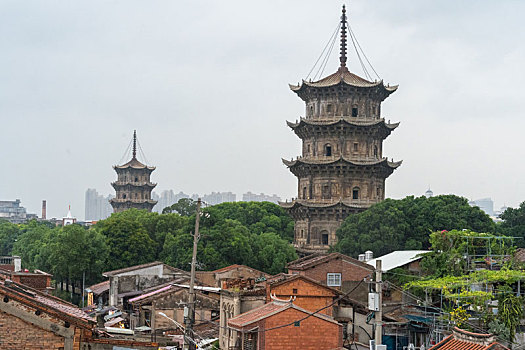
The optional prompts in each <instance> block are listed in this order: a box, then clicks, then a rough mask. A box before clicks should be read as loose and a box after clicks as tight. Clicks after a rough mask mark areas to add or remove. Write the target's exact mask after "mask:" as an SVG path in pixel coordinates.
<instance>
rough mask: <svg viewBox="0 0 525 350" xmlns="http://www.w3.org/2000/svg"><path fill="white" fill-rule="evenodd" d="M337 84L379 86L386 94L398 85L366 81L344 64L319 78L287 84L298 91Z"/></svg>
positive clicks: (394, 89)
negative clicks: (333, 71)
mask: <svg viewBox="0 0 525 350" xmlns="http://www.w3.org/2000/svg"><path fill="white" fill-rule="evenodd" d="M339 84H344V85H348V86H352V87H357V88H373V87H380V88H382V89H384V91H385V92H386V93H387V96H388V95H390V94H391V93H393V92H394V91H396V90H397V88H398V85H393V86H389V85H385V84H384V83H383V80H379V81H374V82H372V81H368V80H366V79H364V78H361V77H360V76H358V75H356V74H354V73H352V72H350V71H349V70H348V68H347V67H346V66H344V67H339V69H338V70H337V72H335V73H334V74H331V75H329V76H327V77H325V78H323V79H321V80H318V81H306V80H304V79H303V81H302V84H299V85H293V84H289V86H290V89H291V90H292V91H294V92H299V91H301V90H302V89H304V88H306V87H313V88H327V87H332V86H336V85H339Z"/></svg>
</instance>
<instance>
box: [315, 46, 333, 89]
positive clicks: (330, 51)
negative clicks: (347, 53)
mask: <svg viewBox="0 0 525 350" xmlns="http://www.w3.org/2000/svg"><path fill="white" fill-rule="evenodd" d="M335 39H336V37H334V40H333V41H332V45H331V46H330V50H329V51H328V53H327V55H326V59H325V60H324V66H322V67H323V69H322V70H321V74H319V76H318V77H317V79H321V77H322V76H323V72H324V70H325V68H326V65H327V63H328V60H329V59H330V55H331V54H332V50H333V48H334V45H335ZM314 80H315V79H314Z"/></svg>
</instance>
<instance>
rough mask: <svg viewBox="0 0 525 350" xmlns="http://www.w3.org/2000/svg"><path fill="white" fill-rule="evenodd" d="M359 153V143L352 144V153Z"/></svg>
mask: <svg viewBox="0 0 525 350" xmlns="http://www.w3.org/2000/svg"><path fill="white" fill-rule="evenodd" d="M357 151H359V143H357V142H354V152H357Z"/></svg>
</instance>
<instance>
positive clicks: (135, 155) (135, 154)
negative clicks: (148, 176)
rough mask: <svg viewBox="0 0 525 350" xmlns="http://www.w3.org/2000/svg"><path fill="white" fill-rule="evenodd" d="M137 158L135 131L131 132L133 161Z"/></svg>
mask: <svg viewBox="0 0 525 350" xmlns="http://www.w3.org/2000/svg"><path fill="white" fill-rule="evenodd" d="M135 158H137V130H133V159H135Z"/></svg>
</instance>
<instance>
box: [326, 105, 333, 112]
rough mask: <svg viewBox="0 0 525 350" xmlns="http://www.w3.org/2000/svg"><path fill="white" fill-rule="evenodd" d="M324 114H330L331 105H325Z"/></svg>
mask: <svg viewBox="0 0 525 350" xmlns="http://www.w3.org/2000/svg"><path fill="white" fill-rule="evenodd" d="M326 113H332V105H331V104H330V103H329V104H327V105H326Z"/></svg>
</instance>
